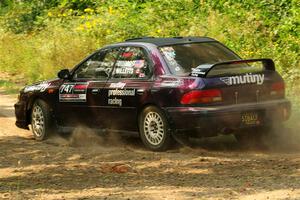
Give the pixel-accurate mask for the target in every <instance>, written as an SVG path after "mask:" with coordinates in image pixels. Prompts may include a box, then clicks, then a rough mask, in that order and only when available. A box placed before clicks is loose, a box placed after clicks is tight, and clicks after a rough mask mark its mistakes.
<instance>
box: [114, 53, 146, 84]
mask: <svg viewBox="0 0 300 200" xmlns="http://www.w3.org/2000/svg"><path fill="white" fill-rule="evenodd" d="M149 76H150V68H149V63H148V59H147V56H146V54H145V51H144V50H143V49H142V48H140V47H125V48H124V49H123V52H122V53H121V55H120V56H119V57H118V60H117V62H116V65H115V70H114V73H113V77H114V78H138V79H145V78H147V77H149Z"/></svg>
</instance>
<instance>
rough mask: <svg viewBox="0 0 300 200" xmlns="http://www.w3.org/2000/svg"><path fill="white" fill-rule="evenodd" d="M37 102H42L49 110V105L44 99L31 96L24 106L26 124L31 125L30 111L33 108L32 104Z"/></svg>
mask: <svg viewBox="0 0 300 200" xmlns="http://www.w3.org/2000/svg"><path fill="white" fill-rule="evenodd" d="M37 100H42V101H44V102H45V103H46V104H47V105H48V106H49V107H50V108H51V105H50V104H49V103H48V102H47V101H46V100H45V98H43V97H41V96H39V95H33V96H31V97H30V98H29V101H28V103H27V105H26V121H27V123H28V124H31V111H32V107H33V105H34V103H35V102H36V101H37ZM51 109H52V108H51Z"/></svg>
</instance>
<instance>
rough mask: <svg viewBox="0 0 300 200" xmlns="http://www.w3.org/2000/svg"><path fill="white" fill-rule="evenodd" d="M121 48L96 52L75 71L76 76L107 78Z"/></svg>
mask: <svg viewBox="0 0 300 200" xmlns="http://www.w3.org/2000/svg"><path fill="white" fill-rule="evenodd" d="M118 54H119V49H109V50H104V51H100V52H97V53H95V54H94V55H92V56H91V57H90V58H89V59H87V60H86V61H85V62H84V63H82V64H81V65H80V66H79V68H78V69H77V70H76V71H75V73H74V78H90V79H107V78H108V77H109V74H110V73H111V71H112V69H113V66H114V63H115V61H116V59H117V57H118Z"/></svg>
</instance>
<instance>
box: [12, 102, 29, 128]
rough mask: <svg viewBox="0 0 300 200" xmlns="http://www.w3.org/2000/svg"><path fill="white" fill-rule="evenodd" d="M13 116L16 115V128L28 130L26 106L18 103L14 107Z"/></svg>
mask: <svg viewBox="0 0 300 200" xmlns="http://www.w3.org/2000/svg"><path fill="white" fill-rule="evenodd" d="M14 107H15V115H16V126H17V127H19V128H23V129H29V128H28V121H27V118H26V104H25V103H23V102H21V101H19V102H17V103H16V104H15V105H14Z"/></svg>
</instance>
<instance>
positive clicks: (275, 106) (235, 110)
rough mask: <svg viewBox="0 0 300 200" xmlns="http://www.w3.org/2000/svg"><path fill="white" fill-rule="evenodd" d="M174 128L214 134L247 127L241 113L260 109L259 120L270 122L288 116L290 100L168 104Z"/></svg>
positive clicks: (282, 119) (263, 123)
mask: <svg viewBox="0 0 300 200" xmlns="http://www.w3.org/2000/svg"><path fill="white" fill-rule="evenodd" d="M164 110H165V112H166V113H167V116H168V118H169V120H170V123H171V127H172V129H174V130H176V131H188V130H198V131H200V132H201V134H202V135H206V134H207V135H211V134H212V133H215V132H216V131H219V130H224V129H233V130H236V129H240V128H244V127H243V126H242V123H241V116H242V113H245V112H258V113H259V115H260V123H259V124H256V125H252V126H261V125H268V124H272V123H274V122H283V121H286V120H288V119H289V117H290V113H291V102H290V101H289V100H286V99H281V100H272V101H265V102H257V103H246V104H235V105H226V106H212V107H169V108H165V109H164Z"/></svg>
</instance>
